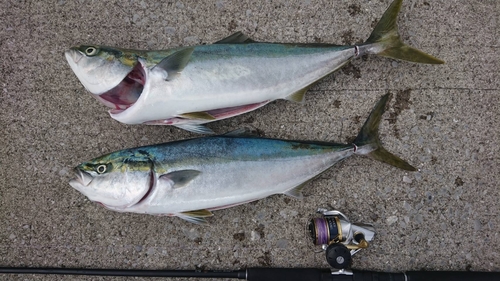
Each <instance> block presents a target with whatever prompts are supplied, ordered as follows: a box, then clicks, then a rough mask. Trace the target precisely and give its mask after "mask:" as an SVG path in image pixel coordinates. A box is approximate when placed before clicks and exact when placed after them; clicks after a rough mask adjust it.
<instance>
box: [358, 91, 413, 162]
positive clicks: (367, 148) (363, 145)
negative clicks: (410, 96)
mask: <svg viewBox="0 0 500 281" xmlns="http://www.w3.org/2000/svg"><path fill="white" fill-rule="evenodd" d="M389 96H390V94H386V95H385V96H383V97H382V98H381V99H380V101H379V102H378V103H377V104H376V105H375V107H374V108H373V110H372V112H371V113H370V116H368V119H366V121H365V124H364V125H363V128H361V131H360V132H359V134H358V136H357V137H356V139H355V140H354V144H355V145H356V146H357V147H358V148H359V149H358V150H357V152H356V154H361V155H367V156H368V157H370V158H372V159H375V160H378V161H381V162H384V163H387V164H389V165H392V166H394V167H398V168H401V169H403V170H407V171H416V170H417V169H415V167H413V166H412V165H410V164H408V163H407V162H406V161H404V160H403V159H401V158H399V157H397V156H396V155H393V154H392V153H390V152H389V151H387V150H385V148H383V147H382V144H381V143H380V140H379V137H378V127H379V124H380V120H381V119H382V114H384V111H385V106H386V104H387V101H388V100H389Z"/></svg>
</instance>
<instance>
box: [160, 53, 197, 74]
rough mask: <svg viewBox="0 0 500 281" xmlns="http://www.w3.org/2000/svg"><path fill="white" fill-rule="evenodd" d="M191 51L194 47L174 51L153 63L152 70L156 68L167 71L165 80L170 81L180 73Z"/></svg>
mask: <svg viewBox="0 0 500 281" xmlns="http://www.w3.org/2000/svg"><path fill="white" fill-rule="evenodd" d="M193 51H194V48H186V49H183V50H180V51H178V52H175V53H173V54H171V55H170V56H168V57H166V58H164V59H163V60H162V61H160V62H159V63H158V64H157V65H155V66H154V67H153V70H155V69H156V68H160V69H162V70H164V71H165V72H167V75H166V76H167V77H166V79H165V80H167V81H171V80H173V79H175V77H177V76H178V75H179V74H180V73H181V71H182V70H183V69H184V67H186V65H187V64H188V62H189V59H190V58H191V54H192V53H193Z"/></svg>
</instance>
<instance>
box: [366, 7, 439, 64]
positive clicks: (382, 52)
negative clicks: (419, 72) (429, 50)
mask: <svg viewBox="0 0 500 281" xmlns="http://www.w3.org/2000/svg"><path fill="white" fill-rule="evenodd" d="M402 2H403V0H394V2H392V4H391V5H390V6H389V8H387V10H386V11H385V13H384V15H383V16H382V18H381V19H380V21H379V22H378V24H377V25H376V26H375V28H374V29H373V31H372V33H371V34H370V37H369V38H368V40H366V42H365V43H364V44H363V45H361V48H363V49H365V50H366V49H368V50H367V51H366V52H367V53H374V54H377V55H379V56H384V57H389V58H393V59H398V60H404V61H411V62H416V63H427V64H442V63H444V61H442V60H440V59H438V58H435V57H433V56H431V55H429V54H426V53H424V52H422V51H420V50H417V49H415V48H412V47H410V46H408V45H406V44H404V43H403V42H402V41H401V38H400V36H399V32H398V25H397V23H396V21H397V18H398V14H399V10H400V9H401V5H402ZM369 46H377V47H374V48H371V47H369Z"/></svg>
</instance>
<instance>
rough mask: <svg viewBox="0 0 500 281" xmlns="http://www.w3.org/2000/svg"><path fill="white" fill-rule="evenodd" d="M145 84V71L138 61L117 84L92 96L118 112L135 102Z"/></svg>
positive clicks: (112, 110) (113, 111)
mask: <svg viewBox="0 0 500 281" xmlns="http://www.w3.org/2000/svg"><path fill="white" fill-rule="evenodd" d="M145 84H146V73H145V71H144V68H143V66H142V64H141V63H139V62H138V63H136V65H135V66H134V68H132V70H131V71H130V72H129V73H128V74H127V76H125V78H123V80H122V81H121V82H120V83H118V85H116V86H115V87H114V88H112V89H111V90H109V91H106V92H104V93H102V94H100V95H93V96H94V97H95V98H96V99H97V100H99V101H100V102H101V103H102V104H104V105H106V106H107V107H110V108H112V109H111V112H112V113H119V112H122V111H124V110H125V109H127V108H129V107H131V106H132V105H134V103H135V102H137V100H138V99H139V97H140V96H141V94H142V91H143V90H144V85H145Z"/></svg>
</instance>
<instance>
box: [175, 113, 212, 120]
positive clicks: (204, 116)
mask: <svg viewBox="0 0 500 281" xmlns="http://www.w3.org/2000/svg"><path fill="white" fill-rule="evenodd" d="M179 117H182V118H186V119H200V120H209V121H213V120H216V118H215V117H214V116H213V115H211V114H210V113H207V112H203V111H200V112H188V113H183V114H180V115H179Z"/></svg>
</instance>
